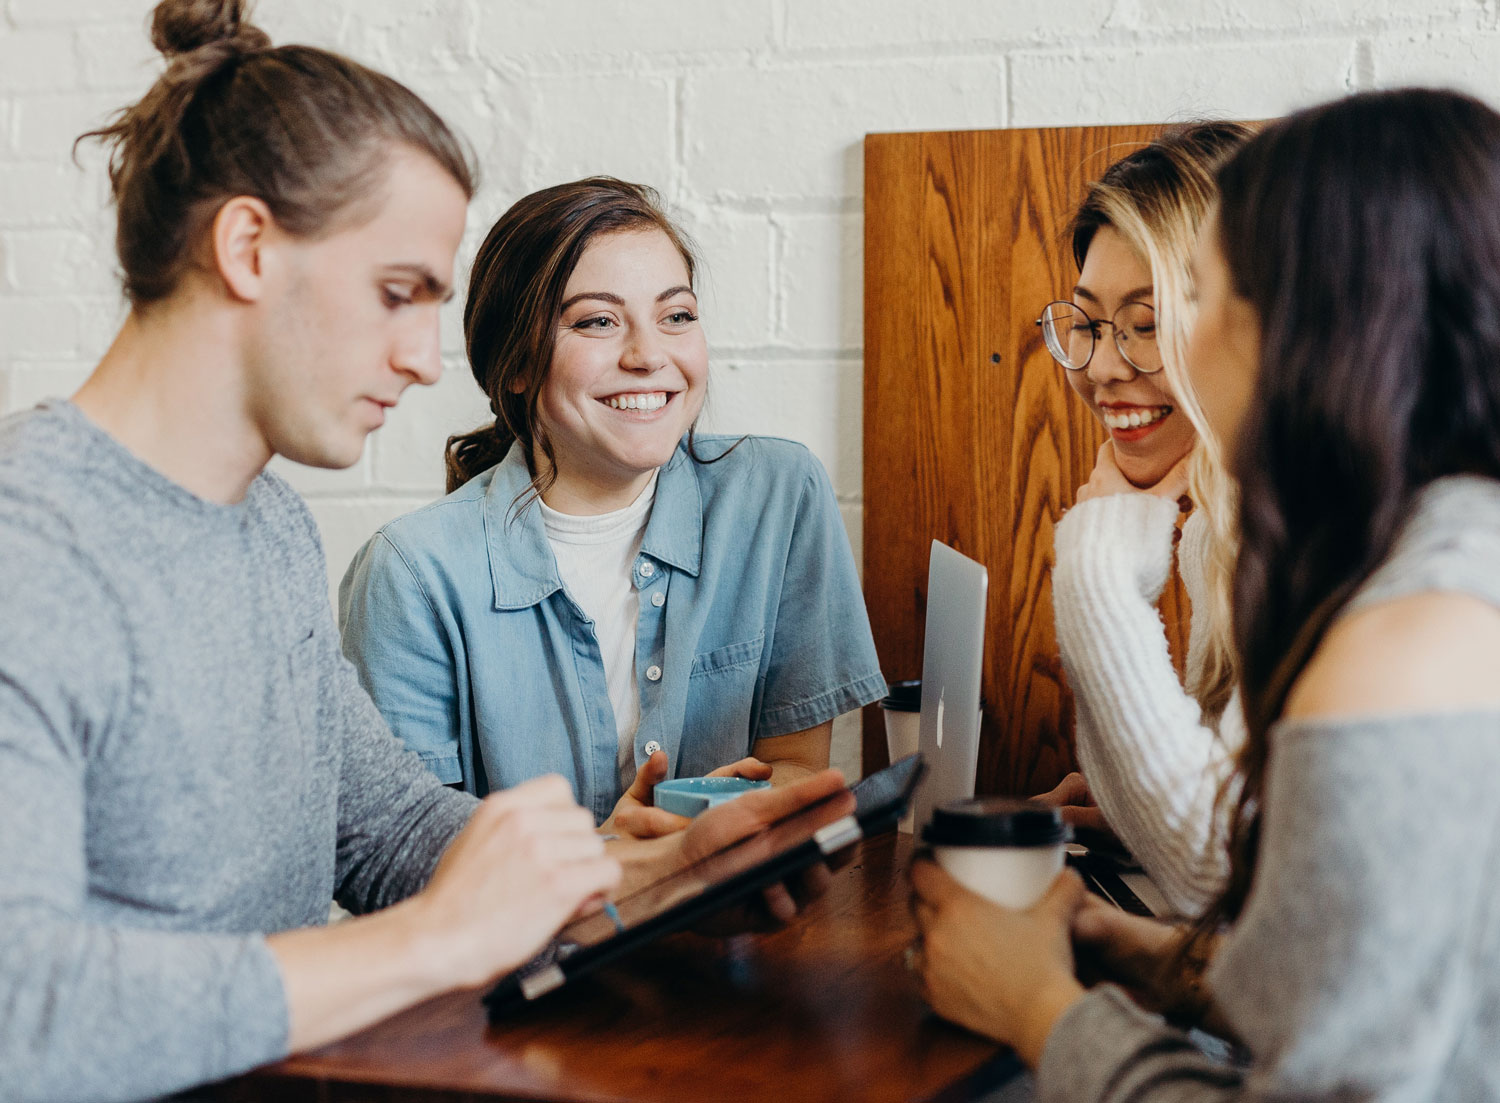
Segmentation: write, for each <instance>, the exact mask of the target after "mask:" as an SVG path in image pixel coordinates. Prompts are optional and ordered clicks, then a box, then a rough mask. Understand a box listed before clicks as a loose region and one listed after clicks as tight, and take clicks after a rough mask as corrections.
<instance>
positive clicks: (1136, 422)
mask: <svg viewBox="0 0 1500 1103" xmlns="http://www.w3.org/2000/svg"><path fill="white" fill-rule="evenodd" d="M1101 412H1102V413H1103V414H1104V427H1105V428H1106V429H1139V428H1140V427H1141V426H1142V425H1151V424H1152V423H1154V422H1158V421H1160V420H1161V419H1162V418H1164V417H1166V416H1167V415H1168V414H1170V413H1171V412H1172V407H1170V406H1152V407H1149V408H1146V409H1139V410H1131V411H1130V412H1129V413H1125V412H1124V411H1116V410H1103V411H1101Z"/></svg>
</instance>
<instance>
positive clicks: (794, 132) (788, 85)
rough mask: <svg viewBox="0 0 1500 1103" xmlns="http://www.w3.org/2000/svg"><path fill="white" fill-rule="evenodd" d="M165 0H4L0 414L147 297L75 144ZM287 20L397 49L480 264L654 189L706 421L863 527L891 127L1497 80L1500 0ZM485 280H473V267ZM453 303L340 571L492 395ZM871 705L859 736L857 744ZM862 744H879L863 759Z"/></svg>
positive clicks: (1226, 104)
mask: <svg viewBox="0 0 1500 1103" xmlns="http://www.w3.org/2000/svg"><path fill="white" fill-rule="evenodd" d="M148 9H149V2H148V0H139V2H137V0H0V411H3V410H13V409H20V408H24V407H26V406H29V405H31V404H33V403H34V402H36V401H38V400H39V399H41V398H43V397H45V396H47V395H51V394H66V393H69V392H71V391H72V390H73V389H74V388H75V387H76V386H77V385H78V383H79V381H80V380H81V379H82V378H83V377H84V376H85V375H86V373H87V371H88V369H89V365H90V364H91V363H92V361H93V360H94V359H95V358H96V357H97V356H98V355H99V354H100V353H101V352H102V351H103V349H104V348H105V346H106V345H107V343H108V341H109V339H110V337H111V336H112V334H113V331H114V329H115V327H116V326H117V325H118V322H119V320H120V317H121V307H120V302H119V298H118V294H117V293H116V292H115V290H114V284H113V264H112V260H111V258H110V245H111V237H112V222H111V219H110V215H109V211H108V209H107V206H106V204H105V194H106V193H105V186H104V176H103V170H102V159H101V157H100V155H99V153H98V151H97V150H95V149H93V148H89V147H85V148H84V149H83V150H82V151H81V154H80V160H81V162H82V165H83V168H82V169H75V168H74V167H73V165H72V163H71V161H70V153H71V143H72V140H73V138H74V137H75V136H76V135H77V134H78V133H79V132H81V131H82V130H84V129H87V128H88V127H90V126H95V125H98V124H99V123H100V122H101V121H102V120H103V119H104V118H105V116H106V115H107V114H108V113H109V111H111V110H112V109H114V108H116V107H119V106H121V105H123V104H124V103H126V102H127V101H129V100H131V99H133V98H134V97H136V96H138V95H139V94H140V93H141V92H142V91H143V90H144V88H145V87H146V85H147V84H148V82H149V81H150V79H151V76H152V75H153V73H154V72H155V69H156V59H155V58H154V56H153V54H152V52H151V49H150V47H149V45H148V43H147V41H146V36H145V31H144V24H145V18H146V14H147V11H148ZM258 21H259V22H260V23H261V25H262V26H264V27H266V28H267V29H268V30H269V31H270V33H271V34H272V36H273V37H274V38H275V39H276V40H277V41H294V40H295V41H307V42H313V43H316V44H318V45H323V46H328V47H331V48H334V49H338V50H342V51H344V52H346V53H349V54H352V55H353V56H355V57H357V58H359V59H361V60H363V61H366V62H368V63H370V64H373V65H376V66H378V67H380V68H382V69H384V70H386V71H388V72H391V73H393V74H394V75H396V76H398V77H400V78H401V79H403V80H405V81H406V82H407V83H409V84H410V85H411V86H412V87H413V88H415V89H416V90H417V91H419V92H421V93H422V94H423V95H425V96H427V97H428V98H429V99H430V100H431V101H432V102H433V104H434V105H435V106H437V107H438V109H439V110H441V111H442V112H443V113H444V115H445V116H446V117H447V118H449V119H450V121H452V122H453V123H454V124H455V125H456V126H458V127H459V128H460V129H462V130H463V132H464V133H465V134H466V136H467V137H468V138H469V140H470V141H471V142H472V143H473V145H474V148H475V150H476V152H477V153H478V155H479V157H480V159H481V161H482V166H483V173H484V186H483V190H482V191H481V193H480V195H479V196H478V197H477V198H476V200H475V203H474V206H473V209H472V212H471V218H470V226H469V232H468V234H467V235H466V238H465V248H464V254H463V256H461V257H460V267H461V268H462V267H464V266H466V265H467V263H468V261H469V258H470V257H472V255H473V252H474V249H475V248H476V247H477V246H478V243H479V240H480V239H481V238H482V237H483V235H484V232H485V230H486V229H487V228H488V226H489V224H490V222H491V221H492V220H493V219H494V217H495V216H496V215H497V214H498V213H499V212H500V211H501V210H503V209H504V207H505V206H506V205H507V204H509V203H510V202H512V201H513V200H515V199H516V198H517V197H518V196H520V195H521V194H523V193H524V192H525V191H528V190H531V189H533V188H537V187H541V186H544V185H546V184H551V183H557V182H559V181H561V180H564V179H568V178H571V177H574V176H578V175H582V174H585V173H592V172H610V173H613V174H615V175H620V176H625V177H626V178H635V179H638V180H642V181H644V182H646V183H649V184H652V185H654V186H656V187H657V188H658V189H660V190H661V191H662V193H663V194H664V195H665V196H666V198H667V199H668V201H669V202H670V203H671V204H672V205H673V207H674V208H675V210H676V211H677V212H678V213H679V215H680V216H681V218H682V220H683V222H684V224H685V225H686V226H687V228H688V230H689V231H690V232H691V234H692V235H693V236H694V237H695V238H696V239H697V241H698V243H699V244H700V246H701V247H702V250H703V254H704V266H705V267H704V274H703V290H704V306H705V312H704V321H705V324H706V326H707V328H708V332H709V337H710V342H711V345H712V351H713V357H714V370H713V377H712V394H711V397H710V404H709V408H708V412H707V415H706V418H705V425H706V427H707V428H713V429H717V430H721V431H728V432H742V431H753V432H761V433H774V434H777V435H780V436H785V437H790V438H792V439H795V440H800V441H803V442H804V443H806V444H807V445H808V446H809V447H810V448H812V449H813V451H814V452H815V453H816V454H817V455H818V456H819V458H820V459H821V460H822V461H823V463H824V464H825V465H826V466H827V467H828V470H829V474H830V476H831V478H832V480H833V485H834V487H835V489H836V491H837V493H838V495H839V498H840V502H841V508H842V510H843V514H844V519H845V522H846V524H847V525H848V526H849V529H850V534H851V537H852V538H853V540H854V544H855V550H856V553H858V551H859V532H860V523H861V513H860V510H861V504H860V503H861V488H860V483H861V479H860V442H861V424H860V411H861V397H860V388H861V360H860V356H861V343H862V320H861V316H860V296H861V270H862V263H863V260H862V240H863V223H862V215H861V210H860V208H861V196H862V189H863V175H862V158H861V139H862V137H863V135H864V133H865V132H866V131H869V130H905V129H944V128H955V129H957V128H973V127H993V126H1038V125H1049V124H1073V123H1104V122H1145V121H1151V120H1160V119H1183V118H1189V117H1193V116H1197V115H1214V116H1224V117H1241V118H1248V117H1257V116H1268V115H1274V114H1276V113H1279V112H1282V111H1285V110H1288V109H1289V108H1293V107H1296V106H1298V105H1301V104H1304V103H1307V102H1309V101H1311V100H1314V99H1318V98H1323V97H1328V96H1334V95H1338V94H1340V93H1342V92H1345V91H1349V90H1356V89H1362V88H1369V87H1377V86H1389V85H1394V84H1400V83H1408V82H1417V81H1421V82H1430V83H1451V84H1457V85H1460V86H1462V87H1464V88H1466V89H1469V90H1471V91H1473V92H1476V93H1478V94H1479V95H1481V96H1486V97H1488V98H1490V99H1491V100H1494V101H1496V102H1500V6H1497V4H1496V3H1495V0H1317V2H1316V3H1315V2H1313V0H924V2H923V3H914V2H913V0H696V2H694V3H690V4H683V5H678V6H676V7H675V8H672V9H671V10H670V11H669V12H667V11H664V9H662V7H661V6H660V5H659V4H655V3H651V2H649V0H549V2H547V3H535V2H526V3H522V2H519V0H419V2H418V3H416V4H412V3H409V2H403V0H262V3H261V4H260V7H259V12H258ZM460 290H461V291H462V288H460ZM460 311H461V308H460V307H459V306H458V305H457V304H455V305H454V306H453V307H451V308H450V309H449V310H448V312H447V316H446V317H445V319H444V341H443V347H444V358H445V363H446V365H447V371H446V373H445V375H444V378H443V381H442V382H441V383H440V384H439V385H438V386H436V387H434V388H432V389H431V390H428V391H424V392H420V393H418V392H408V397H407V398H406V399H405V400H404V401H403V403H402V406H401V407H400V408H399V409H398V410H397V411H396V412H395V413H394V414H393V415H392V417H391V418H390V421H389V423H388V424H387V426H386V427H385V428H384V429H383V430H381V431H380V432H379V433H378V434H376V436H375V437H374V438H373V439H372V442H371V445H370V447H369V448H368V449H367V450H366V454H365V457H364V459H363V460H362V461H361V462H360V464H358V465H357V466H356V467H354V468H352V469H350V470H349V471H343V472H324V471H311V470H307V469H299V468H296V467H295V466H294V465H291V464H278V469H279V470H283V471H284V472H286V473H287V474H288V476H289V477H291V478H292V479H293V481H294V482H295V483H296V485H297V486H298V488H299V489H300V490H301V491H302V492H303V493H304V494H306V495H307V497H308V499H309V501H310V502H311V503H312V506H313V510H314V512H315V514H316V515H317V517H318V521H319V524H320V525H321V527H322V530H323V535H324V540H325V543H326V545H327V551H328V559H329V572H330V583H331V584H334V583H336V581H337V579H338V577H339V576H340V575H341V574H342V572H343V568H344V566H345V564H346V563H347V562H348V560H349V558H350V556H351V555H352V554H353V553H354V551H355V549H356V548H357V547H358V546H359V545H360V544H361V543H362V542H363V541H364V540H365V539H366V537H368V535H369V534H370V533H371V532H372V531H373V530H374V529H375V528H376V527H378V525H379V524H380V523H382V522H383V521H385V520H387V519H388V518H390V517H394V516H396V515H398V514H400V513H402V512H405V511H406V510H408V509H411V508H414V507H415V506H417V505H420V504H422V503H423V502H425V501H428V500H430V499H431V498H433V497H435V496H436V495H438V494H439V493H441V490H442V462H441V449H442V444H443V440H444V438H445V437H446V436H447V435H448V434H449V433H451V432H454V431H457V430H460V429H465V428H469V427H471V426H472V425H473V424H476V423H477V422H478V421H479V420H480V419H481V418H482V417H484V415H485V412H486V404H485V401H484V399H483V397H482V396H481V395H479V393H478V391H477V388H475V387H474V385H473V383H472V380H471V379H470V376H469V373H468V370H467V368H466V367H465V365H464V363H463V356H462V351H463V350H462V336H461V332H460V318H459V315H460ZM853 740H854V734H853V731H852V728H850V727H846V728H844V729H842V730H841V731H840V733H839V736H838V744H837V746H838V759H839V761H840V762H841V763H843V764H845V765H846V766H847V765H848V764H849V763H851V762H852V763H856V764H857V754H856V753H855V752H854V750H853ZM856 768H857V767H856Z"/></svg>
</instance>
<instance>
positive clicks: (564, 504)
mask: <svg viewBox="0 0 1500 1103" xmlns="http://www.w3.org/2000/svg"><path fill="white" fill-rule="evenodd" d="M536 469H537V471H539V472H540V471H546V470H548V466H547V459H546V457H545V456H543V455H541V454H540V452H538V454H537V457H536ZM655 473H656V472H655V470H654V469H653V470H651V471H646V472H631V473H630V474H629V475H628V476H624V475H621V474H618V473H616V474H609V473H606V472H603V471H589V470H586V469H585V470H581V471H577V470H573V469H572V468H571V466H570V465H567V464H564V465H563V466H562V467H559V468H557V469H556V476H557V477H556V478H555V479H554V480H553V482H552V485H551V486H549V487H548V488H547V490H546V493H544V494H543V495H542V501H543V502H545V503H546V504H547V507H548V508H549V509H555V510H557V512H558V513H568V514H572V515H573V516H575V517H593V516H597V515H598V514H600V513H613V512H614V511H615V510H617V509H624V508H625V507H626V506H628V505H630V504H631V503H632V502H634V501H635V500H636V499H637V498H639V497H640V496H641V492H642V491H643V490H645V489H646V484H647V483H649V482H650V481H651V476H652V475H654V474H655Z"/></svg>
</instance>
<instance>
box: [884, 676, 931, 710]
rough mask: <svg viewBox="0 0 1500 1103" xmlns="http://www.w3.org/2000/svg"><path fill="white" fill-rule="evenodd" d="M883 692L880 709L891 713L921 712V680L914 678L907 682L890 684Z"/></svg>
mask: <svg viewBox="0 0 1500 1103" xmlns="http://www.w3.org/2000/svg"><path fill="white" fill-rule="evenodd" d="M885 692H886V695H885V697H884V698H883V699H882V700H881V702H880V707H881V708H883V709H890V710H891V711H892V712H921V711H922V679H921V678H914V679H912V680H911V681H909V682H891V683H890V684H888V685H887V686H886V691H885Z"/></svg>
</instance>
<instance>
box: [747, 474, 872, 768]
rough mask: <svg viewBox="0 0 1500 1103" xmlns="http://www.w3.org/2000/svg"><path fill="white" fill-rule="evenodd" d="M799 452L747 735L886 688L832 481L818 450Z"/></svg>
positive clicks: (789, 728) (816, 720) (761, 735)
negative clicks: (792, 515) (777, 589)
mask: <svg viewBox="0 0 1500 1103" xmlns="http://www.w3.org/2000/svg"><path fill="white" fill-rule="evenodd" d="M799 454H800V455H801V456H802V457H803V462H804V464H805V468H804V471H805V474H804V477H803V480H802V482H801V488H800V493H799V496H798V500H797V502H796V519H795V523H794V526H793V529H792V534H791V540H790V541H789V545H788V549H787V559H786V570H785V573H784V575H783V579H782V585H781V595H780V598H779V601H778V604H777V608H776V611H775V617H776V619H775V623H774V624H773V625H771V626H770V627H769V628H768V636H769V639H768V643H769V647H770V651H771V654H770V659H769V662H768V664H767V668H766V677H765V684H764V690H763V694H762V698H761V708H760V711H759V714H758V716H757V718H756V722H755V725H754V728H753V730H752V731H751V733H750V737H751V740H752V742H753V741H754V740H756V739H765V738H770V737H773V736H777V735H788V734H790V733H792V732H798V731H803V730H805V729H807V728H813V727H816V726H817V725H819V724H822V723H824V722H825V721H828V720H832V719H833V718H834V717H837V716H841V715H843V714H844V713H846V712H849V711H851V710H853V709H857V708H859V707H860V706H861V705H867V704H869V703H870V702H871V701H878V700H879V699H880V698H882V697H884V696H885V694H886V683H885V678H884V677H882V675H881V673H880V660H879V658H878V657H877V656H876V654H875V641H874V638H873V637H872V636H871V635H870V618H869V616H868V614H867V613H866V611H865V602H864V595H863V593H862V592H861V591H860V586H859V576H858V574H857V572H856V571H855V569H854V553H853V551H852V550H851V549H850V547H849V535H848V533H846V532H845V531H844V523H843V518H842V517H841V516H840V515H839V508H838V501H837V499H835V497H834V494H833V486H832V484H830V483H829V481H828V475H827V473H826V472H825V471H824V470H823V465H822V464H821V463H819V462H818V460H817V459H816V457H814V456H813V455H812V454H811V453H810V452H807V451H806V450H805V449H799Z"/></svg>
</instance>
